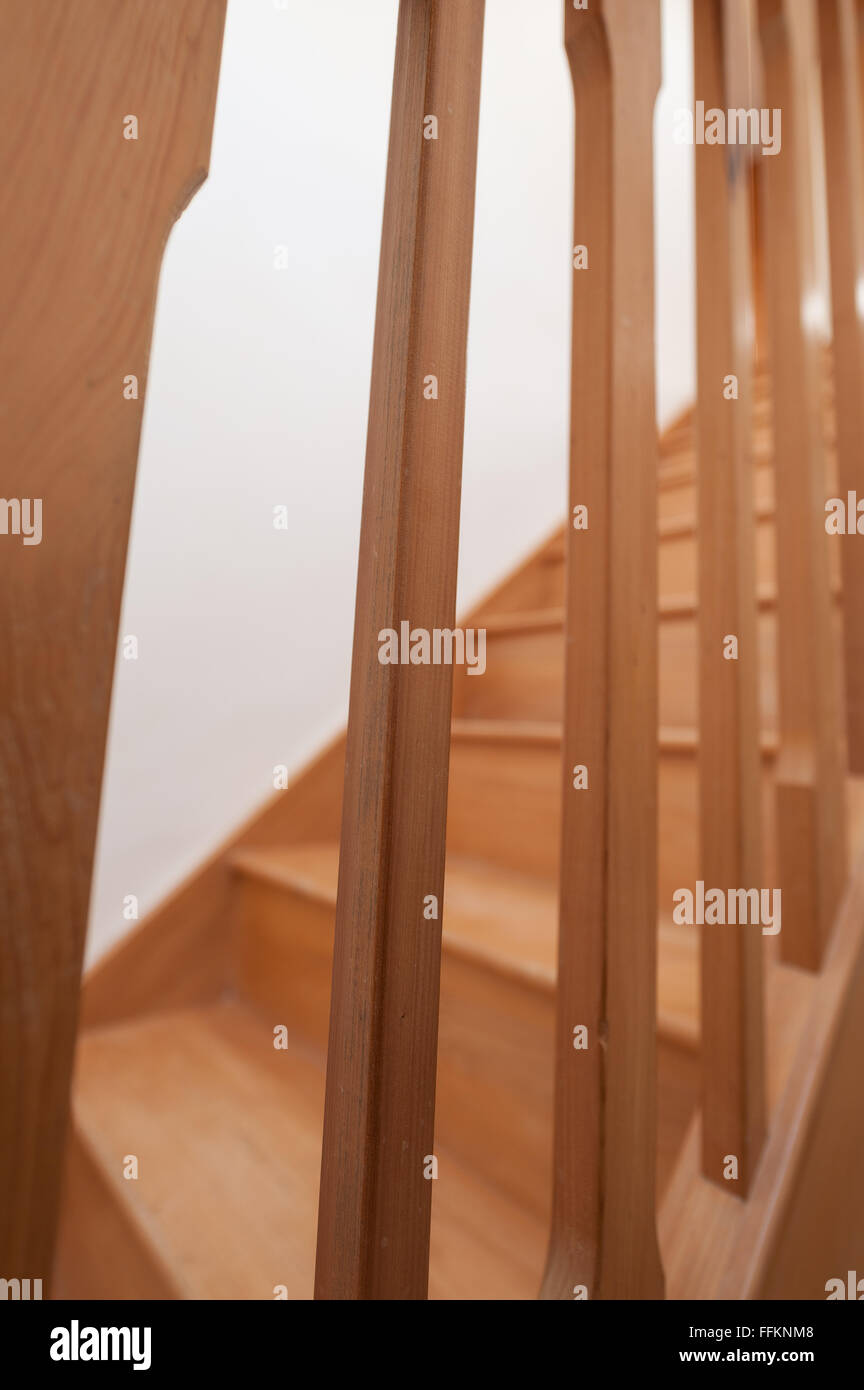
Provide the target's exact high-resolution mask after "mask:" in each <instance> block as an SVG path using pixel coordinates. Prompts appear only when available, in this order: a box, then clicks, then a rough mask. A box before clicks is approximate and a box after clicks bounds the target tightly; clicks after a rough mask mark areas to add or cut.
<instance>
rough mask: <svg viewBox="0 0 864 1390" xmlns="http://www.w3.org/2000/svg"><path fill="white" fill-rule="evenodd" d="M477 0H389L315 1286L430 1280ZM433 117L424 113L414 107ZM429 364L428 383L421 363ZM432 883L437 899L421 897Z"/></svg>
mask: <svg viewBox="0 0 864 1390" xmlns="http://www.w3.org/2000/svg"><path fill="white" fill-rule="evenodd" d="M482 30H483V0H401V3H400V7H399V26H398V33H397V40H396V62H395V73H394V79H393V105H392V115H391V126H390V151H389V158H388V165H387V186H386V194H385V203H384V224H383V231H382V243H381V263H380V272H379V286H378V306H377V313H376V325H375V345H374V353H373V365H372V385H371V396H370V407H369V427H368V439H367V452H366V478H365V485H364V494H363V515H362V522H361V535H360V557H359V569H358V579H357V604H356V616H355V627H354V657H353V666H352V675H351V702H350V712H349V721H348V744H347V754H346V772H345V806H344V811H343V820H342V840H341V853H340V863H339V888H338V900H337V908H336V941H335V955H334V962H333V992H332V1000H331V1011H330V1040H329V1048H328V1057H327V1090H326V1104H325V1120H324V1147H323V1157H322V1166H321V1195H320V1205H319V1222H318V1256H317V1266H316V1275H315V1295H316V1297H317V1298H327V1299H390V1298H393V1299H411V1298H413V1299H417V1298H425V1297H426V1293H427V1287H428V1263H429V1221H430V1209H431V1195H432V1177H431V1174H432V1171H433V1168H432V1164H431V1160H432V1158H433V1157H434V1155H433V1129H434V1109H435V1105H434V1102H435V1066H436V1050H437V1029H438V994H439V975H440V957H441V904H442V901H443V889H444V829H445V819H446V808H447V771H448V761H449V749H450V712H451V700H452V674H453V673H452V668H451V667H450V666H447V665H439V666H434V665H430V666H426V665H404V666H403V665H382V664H381V663H380V662H379V659H378V657H379V647H380V642H379V633H380V632H381V631H382V630H384V629H395V630H396V631H397V632H398V631H399V629H400V623H401V622H402V621H408V622H410V623H411V624H412V627H414V628H425V629H426V630H428V631H431V630H433V629H435V628H452V627H453V623H454V614H455V594H456V560H457V550H458V530H459V498H460V484H461V469H462V433H463V420H464V405H465V352H466V339H467V328H468V299H469V286H470V276H471V247H472V233H473V217H474V176H475V167H476V157H477V120H478V108H479V93H480V59H481V46H482ZM427 117H434V120H435V122H436V123H437V130H436V129H435V124H434V123H432V122H429V121H427V120H426V118H427ZM433 378H434V382H433V380H432V379H433ZM430 898H434V899H435V902H436V905H437V911H436V913H435V916H432V915H431V912H430V910H427V911H424V904H427V905H428V904H429V900H430Z"/></svg>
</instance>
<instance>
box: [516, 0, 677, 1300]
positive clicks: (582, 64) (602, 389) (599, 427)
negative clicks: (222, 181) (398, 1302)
mask: <svg viewBox="0 0 864 1390" xmlns="http://www.w3.org/2000/svg"><path fill="white" fill-rule="evenodd" d="M565 45H566V50H567V57H568V59H569V63H570V70H571V75H572V79H573V92H574V100H575V112H576V151H575V234H574V240H575V243H576V244H577V246H582V247H584V248H585V249H586V253H587V268H577V267H579V266H580V264H581V265H582V266H584V264H585V258H584V255H583V254H581V253H580V254H579V255H574V270H573V342H572V376H571V427H570V510H571V516H573V509H574V508H576V507H585V508H587V527H583V526H582V525H581V522H582V521H584V520H585V517H584V514H581V513H580V529H575V528H574V527H573V526H572V525H571V526H570V527H569V528H568V537H569V542H568V547H567V601H566V610H567V611H566V676H565V682H566V685H565V713H564V737H563V753H564V766H563V771H564V777H563V798H564V803H563V829H562V842H561V846H562V856H561V885H560V918H561V922H560V934H559V947H558V998H557V1019H556V1044H555V1063H556V1065H555V1128H554V1154H553V1210H552V1226H551V1233H550V1244H549V1255H548V1262H547V1268H546V1274H545V1278H544V1282H543V1289H542V1296H543V1297H545V1298H553V1299H571V1298H573V1297H574V1296H577V1297H579V1296H588V1297H590V1298H603V1299H612V1298H662V1296H663V1272H662V1268H661V1264H660V1256H659V1251H658V1246H657V1236H656V1227H655V1212H654V1185H655V1178H654V1173H655V1146H656V1126H655V1082H656V1075H655V1073H656V1061H655V1058H656V1047H655V1028H656V1017H655V993H656V985H655V961H656V934H657V906H656V904H657V865H656V853H657V612H656V591H657V550H656V536H657V522H656V508H657V497H656V488H657V450H656V422H655V407H654V291H653V285H654V265H653V230H652V228H653V185H652V169H653V127H652V113H653V108H654V102H655V99H656V95H657V91H658V88H659V82H660V20H659V5H658V4H656V3H654V0H593V2H592V4H591V5H590V6H589V7H588V9H576V8H575V7H574V6H573V4H572V0H567V3H566V4H565ZM576 768H582V769H584V772H583V773H579V774H576V775H574V772H575V769H576ZM574 783H575V785H574ZM583 1029H584V1030H586V1031H585V1032H584V1033H582V1032H581V1030H583ZM583 1043H585V1044H587V1045H586V1046H582V1044H583Z"/></svg>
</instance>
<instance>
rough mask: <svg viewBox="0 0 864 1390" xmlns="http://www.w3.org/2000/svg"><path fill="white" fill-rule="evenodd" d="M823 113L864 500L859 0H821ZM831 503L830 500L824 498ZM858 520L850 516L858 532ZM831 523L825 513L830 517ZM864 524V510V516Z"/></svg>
mask: <svg viewBox="0 0 864 1390" xmlns="http://www.w3.org/2000/svg"><path fill="white" fill-rule="evenodd" d="M818 17H819V46H820V56H821V67H822V112H823V127H824V133H825V175H826V181H827V201H828V244H829V256H830V262H831V315H832V319H833V334H834V353H833V363H834V391H835V401H836V415H837V479H838V491H837V495H838V496H839V497H840V498H842V499H843V501H844V503H845V501H846V499H847V495H848V494H849V493H855V494H856V495H857V497H858V499H859V500H861V499H864V456H862V451H861V448H862V439H864V139H862V106H861V103H862V90H861V82H862V78H861V56H860V47H859V37H858V27H857V22H856V21H857V15H856V7H855V3H854V0H819V5H818ZM825 500H827V497H826V498H825V499H823V503H824V501H825ZM856 520H857V518H855V517H850V516H848V515H847V517H846V529H847V532H849V531H850V529H851V528H850V523H851V526H854V525H855V521H856ZM823 522H824V514H823ZM862 526H864V513H862ZM832 543H833V544H834V545H837V546H839V547H840V569H841V575H842V586H843V645H844V665H845V682H846V727H847V740H848V756H849V768H850V770H851V771H852V772H856V773H864V538H859V537H857V536H855V535H854V534H847V535H845V536H837V537H836V538H835V539H834V540H833V542H832Z"/></svg>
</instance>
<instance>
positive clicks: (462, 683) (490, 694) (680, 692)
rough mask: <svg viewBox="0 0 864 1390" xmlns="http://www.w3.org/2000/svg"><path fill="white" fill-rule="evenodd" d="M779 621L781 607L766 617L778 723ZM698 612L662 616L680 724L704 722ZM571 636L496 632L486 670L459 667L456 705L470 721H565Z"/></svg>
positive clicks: (662, 666)
mask: <svg viewBox="0 0 864 1390" xmlns="http://www.w3.org/2000/svg"><path fill="white" fill-rule="evenodd" d="M776 634H777V623H776V616H775V613H774V612H773V611H771V610H765V611H763V612H762V613H761V614H760V616H759V640H760V652H759V659H760V663H761V665H760V687H759V690H760V700H761V718H762V726H763V728H765V729H774V728H775V727H776V722H777V697H776V691H777V676H776V672H777V650H776V641H777V637H776ZM697 641H698V627H697V618H696V616H695V615H686V616H681V617H679V616H677V615H670V616H667V617H664V618H663V619H662V620H661V622H660V649H659V691H660V723H661V725H667V726H671V727H675V728H695V727H696V724H697V716H698V711H697V700H698V696H697V688H696V683H697V657H696V645H697ZM563 688H564V639H563V633H562V629H561V628H560V627H554V628H544V629H534V630H530V631H517V632H496V631H494V629H492V630H490V631H489V633H488V635H487V641H486V670H485V672H484V673H483V675H482V676H468V675H467V674H466V672H465V670H464V668H461V667H460V668H459V670H458V672H457V677H456V710H457V713H458V714H459V716H460V717H463V718H466V719H528V720H541V721H551V722H554V723H558V722H560V720H561V717H562V707H563Z"/></svg>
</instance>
